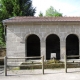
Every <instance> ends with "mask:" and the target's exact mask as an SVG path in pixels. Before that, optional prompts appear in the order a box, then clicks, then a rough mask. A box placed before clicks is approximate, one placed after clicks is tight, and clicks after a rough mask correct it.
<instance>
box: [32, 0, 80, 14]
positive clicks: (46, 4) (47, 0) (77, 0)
mask: <svg viewBox="0 0 80 80" xmlns="http://www.w3.org/2000/svg"><path fill="white" fill-rule="evenodd" d="M32 4H33V7H36V14H35V16H38V15H39V13H40V12H42V13H43V15H45V12H46V10H47V9H48V8H50V6H53V7H54V9H56V10H57V11H59V12H60V13H62V14H63V16H80V0H32Z"/></svg>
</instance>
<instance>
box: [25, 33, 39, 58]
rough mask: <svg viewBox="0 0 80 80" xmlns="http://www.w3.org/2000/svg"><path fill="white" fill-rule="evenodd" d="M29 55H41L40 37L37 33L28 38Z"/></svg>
mask: <svg viewBox="0 0 80 80" xmlns="http://www.w3.org/2000/svg"><path fill="white" fill-rule="evenodd" d="M26 45H27V57H34V56H40V39H39V37H38V36H37V35H34V34H33V35H30V36H29V37H28V38H27V40H26Z"/></svg>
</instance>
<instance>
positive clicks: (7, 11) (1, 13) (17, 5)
mask: <svg viewBox="0 0 80 80" xmlns="http://www.w3.org/2000/svg"><path fill="white" fill-rule="evenodd" d="M34 14H35V8H33V7H32V1H31V0H0V46H3V45H4V44H5V40H4V39H5V38H4V27H3V25H2V20H4V19H7V18H10V17H13V16H34Z"/></svg>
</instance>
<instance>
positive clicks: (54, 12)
mask: <svg viewBox="0 0 80 80" xmlns="http://www.w3.org/2000/svg"><path fill="white" fill-rule="evenodd" d="M45 16H48V17H52V16H53V17H58V16H62V13H60V12H58V11H57V10H55V9H54V8H53V7H52V6H50V8H49V9H47V10H46V15H45Z"/></svg>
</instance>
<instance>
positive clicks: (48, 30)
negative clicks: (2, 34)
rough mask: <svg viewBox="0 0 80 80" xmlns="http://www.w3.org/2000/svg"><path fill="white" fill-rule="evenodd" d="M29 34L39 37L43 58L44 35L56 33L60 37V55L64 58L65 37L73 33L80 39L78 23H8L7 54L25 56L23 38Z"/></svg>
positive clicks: (79, 25)
mask: <svg viewBox="0 0 80 80" xmlns="http://www.w3.org/2000/svg"><path fill="white" fill-rule="evenodd" d="M30 34H36V35H37V36H38V37H39V38H40V44H41V55H44V56H45V59H46V47H45V46H46V42H45V41H46V37H47V36H48V35H50V34H56V35H57V36H58V37H59V38H60V55H61V56H60V57H61V59H64V54H66V37H67V36H68V35H69V34H75V35H77V36H78V38H79V39H80V23H79V24H78V23H77V24H74V22H73V23H72V24H71V23H63V24H60V23H58V24H53V23H51V24H48V23H46V24H44V23H43V24H40V23H39V24H20V25H19V24H14V25H10V24H9V25H8V26H7V43H6V44H7V56H8V57H25V55H26V54H25V53H26V52H25V40H26V39H27V37H28V36H29V35H30ZM79 45H80V43H79ZM79 50H80V49H79Z"/></svg>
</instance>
